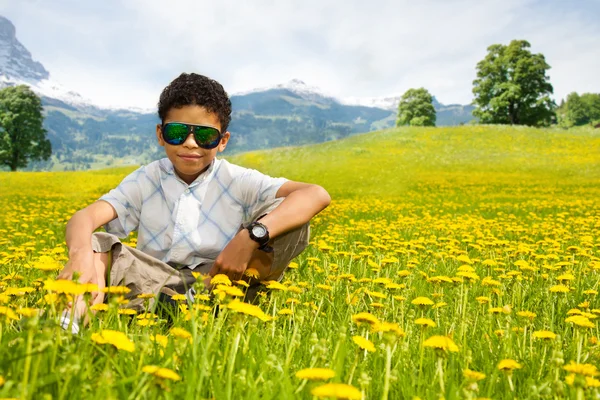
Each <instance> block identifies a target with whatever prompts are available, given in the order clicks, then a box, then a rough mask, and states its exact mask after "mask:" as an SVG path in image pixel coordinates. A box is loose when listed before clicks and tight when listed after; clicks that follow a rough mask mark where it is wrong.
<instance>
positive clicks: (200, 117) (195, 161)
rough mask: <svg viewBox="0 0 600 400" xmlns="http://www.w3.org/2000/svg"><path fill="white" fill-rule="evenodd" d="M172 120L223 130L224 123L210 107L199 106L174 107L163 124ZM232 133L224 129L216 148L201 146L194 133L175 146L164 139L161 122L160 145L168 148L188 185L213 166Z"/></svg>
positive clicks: (158, 129) (170, 157) (170, 155)
mask: <svg viewBox="0 0 600 400" xmlns="http://www.w3.org/2000/svg"><path fill="white" fill-rule="evenodd" d="M169 122H183V123H187V124H193V125H208V126H214V127H216V128H218V129H219V131H220V130H221V123H220V122H219V117H218V116H217V114H215V113H211V112H208V111H207V110H206V108H204V107H201V106H197V105H188V106H183V107H181V108H172V109H170V110H169V112H168V113H167V116H166V117H165V120H164V121H163V123H164V124H167V123H169ZM229 136H230V134H229V132H224V133H223V137H222V139H221V142H219V145H218V146H217V147H215V148H214V149H203V148H202V147H199V146H198V144H197V143H196V140H195V139H194V135H191V134H190V135H188V137H187V138H186V139H185V142H183V143H182V144H180V145H171V144H168V143H166V142H165V141H164V139H163V137H162V131H161V125H160V124H158V125H156V137H157V139H158V144H159V145H161V146H162V147H164V148H165V152H166V153H167V157H168V158H169V160H171V163H173V166H174V167H175V171H176V172H177V175H179V177H180V178H181V179H182V180H183V181H184V182H186V183H187V184H188V185H189V184H190V183H192V182H193V181H194V179H196V178H197V177H198V175H200V174H201V173H202V172H204V171H205V170H206V169H207V168H208V167H209V166H210V163H211V162H212V160H213V159H214V158H215V156H216V155H217V153H218V152H221V151H223V150H225V147H226V146H227V142H228V141H229Z"/></svg>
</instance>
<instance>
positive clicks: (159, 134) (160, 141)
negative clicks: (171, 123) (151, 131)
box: [156, 124, 165, 147]
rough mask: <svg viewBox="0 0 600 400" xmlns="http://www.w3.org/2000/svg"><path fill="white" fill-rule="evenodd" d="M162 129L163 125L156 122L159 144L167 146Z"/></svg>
mask: <svg viewBox="0 0 600 400" xmlns="http://www.w3.org/2000/svg"><path fill="white" fill-rule="evenodd" d="M161 129H162V127H161V126H160V124H156V138H157V139H158V144H159V145H160V146H162V147H165V141H164V140H163V137H162V131H161Z"/></svg>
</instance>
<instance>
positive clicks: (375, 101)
mask: <svg viewBox="0 0 600 400" xmlns="http://www.w3.org/2000/svg"><path fill="white" fill-rule="evenodd" d="M401 98H402V95H392V96H384V97H345V98H343V99H340V103H342V104H345V105H348V106H364V107H374V108H382V109H384V110H390V111H396V110H398V104H400V99H401Z"/></svg>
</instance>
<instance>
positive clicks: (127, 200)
mask: <svg viewBox="0 0 600 400" xmlns="http://www.w3.org/2000/svg"><path fill="white" fill-rule="evenodd" d="M144 173H145V172H144V167H141V168H139V169H137V170H135V171H134V172H132V173H131V174H129V175H127V176H126V177H125V179H123V181H122V182H121V183H120V184H119V186H117V187H116V188H115V189H112V190H111V191H110V192H108V193H107V194H105V195H104V196H102V197H100V200H104V201H106V202H108V203H109V204H110V205H111V206H113V208H114V209H115V211H116V212H117V218H115V219H113V220H112V221H110V222H109V223H108V224H106V225H104V229H105V230H106V231H107V232H108V233H112V234H114V235H117V236H118V237H120V238H124V237H127V236H128V235H129V234H130V233H131V232H132V231H136V230H137V229H138V226H139V223H140V214H141V211H142V187H141V185H140V178H142V177H143V176H144Z"/></svg>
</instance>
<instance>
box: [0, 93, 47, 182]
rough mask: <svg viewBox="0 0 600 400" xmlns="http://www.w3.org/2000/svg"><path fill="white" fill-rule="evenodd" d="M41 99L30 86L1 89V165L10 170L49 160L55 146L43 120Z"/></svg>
mask: <svg viewBox="0 0 600 400" xmlns="http://www.w3.org/2000/svg"><path fill="white" fill-rule="evenodd" d="M43 121H44V117H43V116H42V101H41V100H40V98H39V97H38V96H37V95H36V94H35V93H33V91H31V89H29V87H28V86H25V85H19V86H11V87H7V88H4V89H2V90H0V165H6V166H8V167H9V168H10V170H11V171H16V170H17V168H24V167H26V166H27V163H28V160H32V161H39V160H47V159H49V158H50V155H51V154H52V146H51V145H50V141H49V140H48V139H47V138H46V130H45V129H44V128H43V126H42V123H43Z"/></svg>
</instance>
